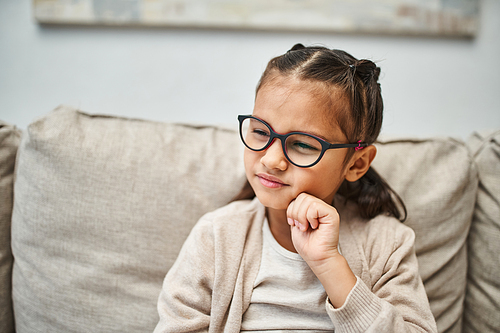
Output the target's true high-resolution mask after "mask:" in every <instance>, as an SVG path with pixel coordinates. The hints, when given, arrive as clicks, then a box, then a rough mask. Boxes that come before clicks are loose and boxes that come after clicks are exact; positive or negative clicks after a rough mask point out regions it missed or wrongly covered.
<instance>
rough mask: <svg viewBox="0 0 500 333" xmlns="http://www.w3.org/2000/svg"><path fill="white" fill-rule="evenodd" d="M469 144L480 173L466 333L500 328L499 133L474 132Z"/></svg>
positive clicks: (474, 221)
mask: <svg viewBox="0 0 500 333" xmlns="http://www.w3.org/2000/svg"><path fill="white" fill-rule="evenodd" d="M467 143H468V145H469V147H470V150H471V152H472V153H473V154H474V155H473V156H474V160H475V161H476V163H477V167H478V170H479V189H478V192H477V202H476V209H475V213H474V218H473V220H472V226H471V230H470V234H469V275H468V283H467V294H466V297H465V309H466V312H465V315H464V332H467V333H469V332H474V333H490V332H491V333H493V332H498V330H499V329H500V131H496V132H492V133H483V134H479V133H475V134H473V135H472V136H471V137H470V138H469V140H468V142H467Z"/></svg>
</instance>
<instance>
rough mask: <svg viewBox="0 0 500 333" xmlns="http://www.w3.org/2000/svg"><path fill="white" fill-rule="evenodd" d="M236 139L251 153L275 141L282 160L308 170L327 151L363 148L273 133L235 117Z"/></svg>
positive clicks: (255, 121) (256, 122)
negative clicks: (237, 133) (280, 150)
mask: <svg viewBox="0 0 500 333" xmlns="http://www.w3.org/2000/svg"><path fill="white" fill-rule="evenodd" d="M238 121H239V122H240V137H241V140H242V141H243V143H244V144H245V146H246V147H247V148H248V149H250V150H253V151H263V150H265V149H267V148H269V146H270V145H271V144H272V143H273V141H274V139H276V138H278V139H280V141H281V147H282V149H283V153H284V155H285V157H286V159H287V160H288V161H289V162H290V163H292V164H293V165H295V166H298V167H300V168H308V167H312V166H313V165H316V164H317V163H318V162H319V161H320V160H321V158H322V157H323V155H324V154H325V152H326V151H327V150H328V149H339V148H355V149H356V150H359V149H363V147H366V146H367V144H366V143H362V142H361V141H359V142H357V143H338V144H332V143H329V142H326V141H325V140H322V139H320V138H318V137H316V136H314V135H311V134H307V133H302V132H290V133H287V134H279V133H276V132H275V131H274V130H273V129H272V128H271V126H270V125H269V124H268V123H266V122H265V121H263V120H261V119H259V118H255V117H253V116H250V115H248V116H243V115H240V116H238Z"/></svg>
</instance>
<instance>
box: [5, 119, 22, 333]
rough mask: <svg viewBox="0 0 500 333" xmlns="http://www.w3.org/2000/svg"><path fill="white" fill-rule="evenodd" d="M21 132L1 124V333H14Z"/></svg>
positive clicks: (13, 127) (8, 125)
mask: <svg viewBox="0 0 500 333" xmlns="http://www.w3.org/2000/svg"><path fill="white" fill-rule="evenodd" d="M21 134H22V133H21V131H20V130H19V129H17V128H16V127H15V126H12V125H10V124H7V123H5V122H3V121H0V332H5V333H11V332H14V314H13V312H12V297H11V294H12V263H13V257H12V251H11V247H10V225H11V217H12V202H13V187H14V166H15V162H16V153H17V148H18V146H19V142H20V141H21Z"/></svg>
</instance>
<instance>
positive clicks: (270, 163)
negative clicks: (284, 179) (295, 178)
mask: <svg viewBox="0 0 500 333" xmlns="http://www.w3.org/2000/svg"><path fill="white" fill-rule="evenodd" d="M263 153H264V156H262V158H261V159H260V161H261V163H262V164H264V165H265V166H266V167H267V168H268V169H278V170H281V171H284V170H286V168H287V167H288V161H287V159H286V157H285V154H284V153H283V148H281V141H280V140H278V139H276V140H274V142H273V143H271V145H270V146H269V147H268V148H267V149H266V150H264V152H263Z"/></svg>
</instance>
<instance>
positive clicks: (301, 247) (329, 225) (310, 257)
mask: <svg viewBox="0 0 500 333" xmlns="http://www.w3.org/2000/svg"><path fill="white" fill-rule="evenodd" d="M287 218H288V224H289V225H290V226H291V230H292V241H293V245H294V247H295V249H296V250H297V252H298V253H299V254H300V255H301V257H302V258H303V259H304V260H305V261H306V262H307V263H308V264H309V265H311V264H312V265H314V264H315V263H317V264H320V263H321V262H323V261H325V260H326V259H330V258H332V257H336V256H338V255H340V254H339V251H338V244H339V223H340V218H339V214H338V213H337V210H336V209H335V208H334V207H332V206H330V205H329V204H327V203H326V202H324V201H323V200H321V199H318V198H316V197H314V196H312V195H310V194H306V193H301V194H299V196H298V197H297V198H296V199H295V200H293V201H292V202H291V203H290V205H289V206H288V209H287ZM311 268H312V267H311Z"/></svg>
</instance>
